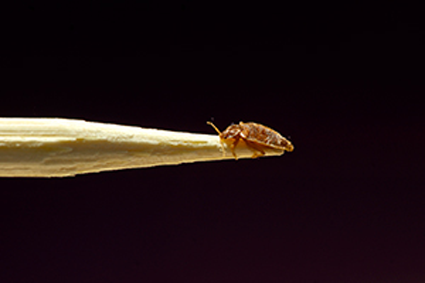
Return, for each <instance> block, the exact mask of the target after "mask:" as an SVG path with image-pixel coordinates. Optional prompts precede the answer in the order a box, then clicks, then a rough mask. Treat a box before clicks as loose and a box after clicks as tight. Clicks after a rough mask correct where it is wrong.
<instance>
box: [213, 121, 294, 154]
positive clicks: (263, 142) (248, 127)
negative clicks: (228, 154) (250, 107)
mask: <svg viewBox="0 0 425 283" xmlns="http://www.w3.org/2000/svg"><path fill="white" fill-rule="evenodd" d="M207 124H208V125H211V126H212V127H213V128H214V130H215V131H216V132H217V133H218V135H219V137H220V143H221V148H222V150H223V155H225V150H224V146H223V141H231V142H232V143H231V144H230V150H231V151H232V154H233V156H234V157H235V159H238V157H237V156H236V153H235V148H236V146H237V145H238V143H239V141H240V140H243V141H244V142H245V144H246V145H247V146H248V148H250V149H251V150H252V151H253V152H254V155H253V156H252V158H257V157H261V156H263V155H265V154H266V153H265V151H264V149H267V148H269V149H278V150H286V151H288V152H291V151H293V150H294V146H293V145H292V144H291V142H290V141H288V140H287V139H285V138H284V137H282V135H281V134H279V133H278V132H276V131H275V130H272V129H270V128H269V127H266V126H263V125H261V124H258V123H253V122H248V123H244V122H239V124H232V125H230V126H229V127H227V129H226V130H224V131H223V132H220V130H219V129H218V128H217V127H216V126H215V125H214V124H213V123H212V122H207Z"/></svg>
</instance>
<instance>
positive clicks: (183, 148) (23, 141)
mask: <svg viewBox="0 0 425 283" xmlns="http://www.w3.org/2000/svg"><path fill="white" fill-rule="evenodd" d="M224 147H225V154H224V155H223V152H222V149H221V144H220V139H219V137H218V136H217V135H206V134H192V133H185V132H174V131H165V130H157V129H145V128H139V127H133V126H122V125H115V124H106V123H97V122H86V121H83V120H73V119H61V118H0V177H64V176H74V175H76V174H83V173H95V172H101V171H110V170H119V169H127V168H143V167H152V166H159V165H173V164H174V165H177V164H181V163H188V162H197V161H211V160H222V159H233V156H232V154H231V152H230V150H229V148H228V145H227V144H226V143H225V144H224ZM236 153H237V155H238V157H239V158H251V156H252V154H253V153H252V150H250V149H249V148H248V147H247V146H245V145H244V143H243V142H242V143H241V144H240V145H238V147H237V149H236ZM281 154H283V151H280V150H267V151H266V155H281Z"/></svg>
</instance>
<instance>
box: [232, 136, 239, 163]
mask: <svg viewBox="0 0 425 283" xmlns="http://www.w3.org/2000/svg"><path fill="white" fill-rule="evenodd" d="M238 142H239V138H235V141H234V142H233V143H232V144H231V145H230V151H231V152H232V154H233V156H234V157H235V159H236V160H238V157H237V156H236V153H235V147H236V146H237V145H238Z"/></svg>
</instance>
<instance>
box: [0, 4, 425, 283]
mask: <svg viewBox="0 0 425 283" xmlns="http://www.w3.org/2000/svg"><path fill="white" fill-rule="evenodd" d="M7 9H8V8H7ZM7 9H4V10H5V11H6V12H8V10H7ZM415 10H416V8H415V7H403V8H401V7H398V6H396V5H393V4H391V3H386V4H385V5H376V6H373V5H372V4H370V3H369V4H368V5H367V6H364V7H363V6H356V5H354V4H353V5H351V4H343V5H342V4H339V5H336V6H335V5H328V6H326V5H325V4H323V3H320V5H319V4H315V5H311V4H308V3H300V4H294V3H286V4H282V6H278V5H275V6H270V5H266V4H261V3H260V2H258V3H257V4H247V3H245V4H241V5H236V4H235V5H233V6H232V5H229V4H227V3H225V2H214V3H212V2H211V3H209V4H207V3H204V4H197V3H196V2H195V1H176V2H174V3H172V4H169V3H165V2H162V4H157V2H156V1H145V2H141V3H140V4H139V5H134V6H133V5H125V4H118V3H112V2H104V3H97V2H86V4H85V5H82V6H79V5H77V4H73V3H72V2H65V1H61V4H57V5H56V6H52V5H45V4H38V3H37V2H34V1H28V2H27V3H26V4H23V5H22V6H19V7H12V8H11V10H10V11H13V12H11V13H10V14H9V17H6V18H4V19H5V20H4V23H3V25H2V42H1V49H0V50H1V57H0V58H1V59H0V60H1V61H0V71H1V73H2V75H1V78H0V80H1V84H0V95H1V98H2V99H1V103H0V116H3V117H66V118H79V119H85V120H88V121H101V122H112V123H118V124H128V125H140V126H143V127H154V128H160V129H170V130H177V131H190V132H199V133H211V134H212V133H214V131H213V129H212V128H211V127H209V126H208V125H206V123H205V122H206V121H208V120H211V119H212V118H213V119H214V122H215V123H216V124H217V126H218V127H219V128H221V129H224V128H225V127H226V126H228V125H229V124H230V123H232V122H239V121H256V122H260V123H263V124H265V125H267V126H270V127H272V128H274V129H276V130H278V131H279V132H281V133H282V134H283V135H284V136H286V137H289V139H290V140H291V141H292V142H293V143H294V145H295V151H294V152H292V153H287V154H285V155H284V156H282V157H273V158H262V159H258V160H239V161H237V162H235V161H225V162H209V163H196V164H187V165H181V166H169V167H156V168H150V169H140V170H124V171H117V172H108V173H100V174H89V175H81V176H77V177H74V178H63V179H24V178H17V179H7V178H3V179H0V282H5V283H9V282H316V283H318V282H423V281H424V280H425V259H424V253H425V192H424V185H425V177H424V174H423V169H424V165H423V158H424V156H425V154H424V153H425V151H424V126H425V120H424V118H425V117H424V111H423V102H422V100H421V96H422V94H423V92H424V90H425V87H424V83H423V76H422V74H421V72H423V68H424V67H423V66H424V65H423V60H422V59H421V56H422V54H423V50H424V45H423V39H424V36H423V33H422V31H421V29H420V26H419V23H418V19H419V13H416V12H415ZM416 14H418V15H416Z"/></svg>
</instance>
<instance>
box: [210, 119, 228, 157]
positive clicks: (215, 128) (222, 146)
mask: <svg viewBox="0 0 425 283" xmlns="http://www.w3.org/2000/svg"><path fill="white" fill-rule="evenodd" d="M207 124H208V125H210V126H211V127H213V128H214V130H215V131H216V132H217V133H218V135H219V136H220V135H221V132H220V130H219V129H218V128H217V127H216V126H215V125H214V124H213V122H210V121H207ZM220 145H221V151H222V152H223V156H225V155H226V150H225V149H224V145H223V141H222V140H221V137H220Z"/></svg>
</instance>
